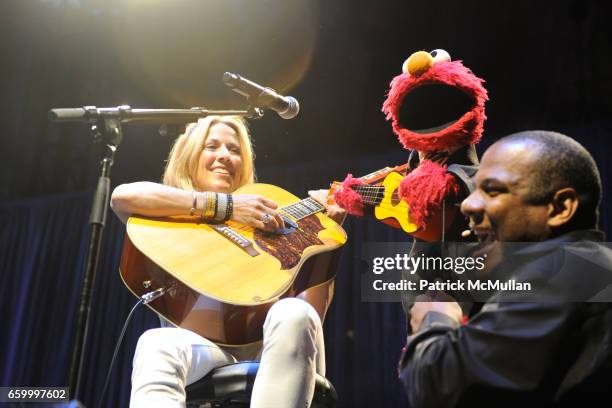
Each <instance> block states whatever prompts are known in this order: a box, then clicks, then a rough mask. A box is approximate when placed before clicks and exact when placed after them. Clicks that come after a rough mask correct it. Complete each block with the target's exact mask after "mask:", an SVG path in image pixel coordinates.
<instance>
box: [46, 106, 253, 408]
mask: <svg viewBox="0 0 612 408" xmlns="http://www.w3.org/2000/svg"><path fill="white" fill-rule="evenodd" d="M209 115H220V116H243V117H246V118H249V119H259V118H261V117H263V110H262V109H261V108H259V107H255V106H250V107H249V108H248V109H247V110H211V111H209V110H208V109H206V108H199V107H198V108H191V109H132V108H130V107H129V106H127V105H122V106H118V107H113V108H96V107H95V106H85V107H83V108H67V109H63V108H62V109H51V110H50V111H49V119H50V120H52V121H54V122H86V123H89V124H91V125H92V126H91V133H92V136H93V140H94V142H99V141H102V142H103V143H105V144H106V149H105V154H104V158H103V159H102V160H101V161H100V177H99V178H98V184H97V187H96V191H95V194H94V198H93V204H92V207H91V213H90V216H89V224H90V226H91V234H90V237H89V245H88V249H87V261H86V264H85V265H86V267H85V276H84V277H83V283H82V286H81V297H80V302H79V308H78V311H77V322H76V331H75V334H74V340H73V349H72V358H71V360H70V372H69V382H68V386H69V392H70V398H71V401H70V403H69V406H76V407H84V405H83V404H82V403H81V402H80V401H79V400H78V397H79V394H80V391H81V372H82V370H83V361H84V354H83V350H85V348H86V346H87V333H88V327H89V317H90V311H91V293H92V291H93V289H94V282H95V278H96V272H97V270H98V264H99V259H100V248H101V244H102V237H103V232H104V227H105V225H106V212H107V208H108V203H109V199H110V185H111V181H110V173H111V169H112V166H113V160H114V157H115V153H116V152H117V148H118V147H119V145H120V144H121V141H122V139H123V131H122V128H121V124H122V123H128V122H134V123H136V122H137V123H154V124H167V123H175V124H176V123H178V124H182V123H189V122H193V121H196V120H197V119H200V118H204V117H206V116H209Z"/></svg>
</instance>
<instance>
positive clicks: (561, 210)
mask: <svg viewBox="0 0 612 408" xmlns="http://www.w3.org/2000/svg"><path fill="white" fill-rule="evenodd" d="M579 204H580V203H579V202H578V194H577V193H576V190H574V189H573V188H571V187H567V188H562V189H561V190H558V191H557V192H556V193H555V195H554V196H553V198H552V200H551V202H550V204H549V209H548V226H549V227H551V228H559V227H562V226H564V225H566V224H567V223H569V222H570V220H571V219H572V217H573V216H574V215H575V214H576V211H578V205H579Z"/></svg>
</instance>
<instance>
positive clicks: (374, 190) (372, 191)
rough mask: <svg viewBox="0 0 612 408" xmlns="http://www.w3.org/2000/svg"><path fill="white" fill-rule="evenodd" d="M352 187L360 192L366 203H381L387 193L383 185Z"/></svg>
mask: <svg viewBox="0 0 612 408" xmlns="http://www.w3.org/2000/svg"><path fill="white" fill-rule="evenodd" d="M352 188H353V190H355V191H356V192H357V193H359V195H360V196H361V199H362V200H363V202H364V204H368V205H378V204H380V202H381V201H382V199H383V197H384V195H385V188H384V187H383V186H353V187H352Z"/></svg>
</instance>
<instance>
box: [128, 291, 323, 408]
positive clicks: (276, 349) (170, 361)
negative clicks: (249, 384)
mask: <svg viewBox="0 0 612 408" xmlns="http://www.w3.org/2000/svg"><path fill="white" fill-rule="evenodd" d="M263 334H264V339H263V347H262V349H261V362H260V364H259V371H258V373H257V377H256V378H255V384H254V385H253V394H252V397H251V407H254V408H264V407H265V408H273V407H278V408H291V407H300V408H301V407H308V406H309V405H310V402H311V400H312V396H313V394H314V386H315V372H316V373H319V374H320V375H323V376H324V375H325V347H324V344H323V328H322V327H321V320H320V319H319V315H318V314H317V312H316V311H315V310H314V308H313V307H312V306H310V305H309V304H308V303H306V302H304V301H302V300H300V299H295V298H287V299H282V300H280V301H279V302H277V303H276V304H274V306H272V307H271V308H270V311H269V312H268V315H267V316H266V321H265V323H264V327H263ZM230 351H231V350H228V349H223V348H221V347H219V346H217V345H216V344H214V343H212V342H211V341H209V340H206V339H205V338H203V337H201V336H199V335H197V334H195V333H193V332H191V331H189V330H184V329H178V328H162V329H152V330H148V331H146V332H145V333H143V334H142V336H140V339H139V340H138V345H137V346H136V353H135V355H134V368H133V372H132V395H131V400H130V407H132V408H134V407H143V408H144V407H147V408H150V407H184V406H185V386H186V385H188V384H191V383H193V382H195V381H197V380H199V379H200V378H202V377H204V376H205V375H206V374H208V372H210V371H211V370H212V369H214V368H216V367H219V366H222V365H226V364H231V363H235V362H237V361H238V359H239V358H240V357H238V358H237V357H235V356H234V355H233V354H231V353H230ZM238 351H240V350H238ZM234 354H238V353H234Z"/></svg>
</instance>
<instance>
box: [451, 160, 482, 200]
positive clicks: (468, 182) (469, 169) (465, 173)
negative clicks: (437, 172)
mask: <svg viewBox="0 0 612 408" xmlns="http://www.w3.org/2000/svg"><path fill="white" fill-rule="evenodd" d="M477 170H478V166H477V165H475V166H468V165H463V164H451V165H450V166H448V168H447V169H446V171H447V172H449V173H452V174H453V175H454V176H455V177H457V178H458V179H459V180H460V181H461V184H463V186H464V188H465V191H464V192H465V193H466V195H465V196H466V197H467V196H468V195H470V194H471V193H472V191H474V189H475V187H476V186H475V185H474V180H473V179H472V177H474V174H476V171H477Z"/></svg>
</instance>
